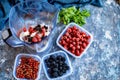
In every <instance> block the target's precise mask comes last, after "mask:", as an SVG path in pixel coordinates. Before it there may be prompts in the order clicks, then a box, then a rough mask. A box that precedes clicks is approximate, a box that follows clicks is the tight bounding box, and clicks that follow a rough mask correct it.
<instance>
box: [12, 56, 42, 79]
mask: <svg viewBox="0 0 120 80" xmlns="http://www.w3.org/2000/svg"><path fill="white" fill-rule="evenodd" d="M23 56H24V57H32V58H34V59H35V60H37V61H38V62H39V63H40V64H39V69H38V73H37V78H36V79H35V80H39V79H40V72H41V66H42V65H41V64H42V61H41V58H40V57H39V56H38V55H32V54H18V55H17V56H16V59H15V62H14V68H13V76H14V77H15V79H17V80H29V79H23V78H17V76H16V68H17V66H18V65H19V64H20V59H21V57H23Z"/></svg>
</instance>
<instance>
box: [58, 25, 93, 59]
mask: <svg viewBox="0 0 120 80" xmlns="http://www.w3.org/2000/svg"><path fill="white" fill-rule="evenodd" d="M73 26H76V27H77V28H78V29H80V30H81V31H83V32H85V33H86V34H87V35H90V40H89V44H88V45H87V47H86V48H85V49H84V51H83V52H82V53H81V55H80V56H76V55H74V54H73V53H71V52H70V51H68V50H66V49H65V48H64V47H63V46H62V45H61V44H60V43H59V41H60V39H61V37H62V36H63V35H64V34H65V33H66V30H67V29H68V28H70V27H73ZM92 41H93V36H92V34H91V33H89V32H88V31H87V30H85V29H84V28H82V27H80V26H79V25H77V24H75V23H70V24H68V25H67V26H66V28H65V29H64V30H63V31H62V33H61V34H60V35H59V36H58V38H57V41H56V43H57V45H58V46H59V47H60V48H61V49H63V50H64V51H66V52H67V53H68V54H70V55H71V56H73V57H75V58H80V57H81V56H82V55H83V53H85V52H86V50H87V49H88V48H89V47H90V44H91V43H92Z"/></svg>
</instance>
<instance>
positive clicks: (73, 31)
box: [56, 23, 93, 58]
mask: <svg viewBox="0 0 120 80" xmlns="http://www.w3.org/2000/svg"><path fill="white" fill-rule="evenodd" d="M92 41H93V36H92V35H91V33H89V32H88V31H87V30H85V29H84V28H82V27H80V26H79V25H77V24H75V23H70V24H68V25H67V26H66V28H65V29H64V30H63V31H62V33H61V34H60V35H59V37H58V38H57V41H56V43H57V45H58V46H59V47H60V48H61V49H63V50H64V51H66V52H67V53H69V54H70V55H71V56H73V57H75V58H80V57H81V56H82V55H83V53H85V51H86V50H87V49H88V48H89V46H90V44H91V43H92Z"/></svg>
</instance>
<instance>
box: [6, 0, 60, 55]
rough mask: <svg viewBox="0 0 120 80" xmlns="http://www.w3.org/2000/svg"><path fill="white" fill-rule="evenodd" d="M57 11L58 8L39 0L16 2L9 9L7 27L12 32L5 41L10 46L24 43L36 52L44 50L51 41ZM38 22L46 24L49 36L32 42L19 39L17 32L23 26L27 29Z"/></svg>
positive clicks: (48, 46)
mask: <svg viewBox="0 0 120 80" xmlns="http://www.w3.org/2000/svg"><path fill="white" fill-rule="evenodd" d="M46 5H47V6H46ZM58 12H59V9H58V8H55V7H54V6H53V5H51V4H49V3H47V2H44V1H40V0H29V1H23V2H22V3H18V4H16V5H15V6H13V7H12V8H11V10H10V14H9V28H10V31H11V33H12V34H11V35H10V37H8V38H7V41H6V42H7V43H8V44H9V45H10V46H12V47H19V46H24V45H25V46H27V47H28V48H30V49H32V50H35V51H36V52H38V53H44V52H46V51H47V49H49V48H50V45H51V43H52V38H53V36H54V31H55V28H56V21H57V17H58ZM38 24H45V25H48V27H49V28H50V34H49V36H47V37H45V38H44V39H42V41H41V42H38V43H33V44H29V43H26V42H24V41H22V40H20V39H19V36H18V33H19V32H20V30H21V29H23V27H26V29H29V27H30V26H36V25H38Z"/></svg>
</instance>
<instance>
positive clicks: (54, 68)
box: [43, 51, 73, 80]
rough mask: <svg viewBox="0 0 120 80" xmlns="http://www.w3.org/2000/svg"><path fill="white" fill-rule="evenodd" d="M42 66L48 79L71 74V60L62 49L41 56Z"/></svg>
mask: <svg viewBox="0 0 120 80" xmlns="http://www.w3.org/2000/svg"><path fill="white" fill-rule="evenodd" d="M43 68H44V72H45V74H46V76H47V78H48V79H50V80H52V79H61V78H64V77H67V76H69V75H71V74H72V70H73V69H72V67H71V62H70V60H69V58H68V56H67V54H66V53H65V52H64V51H57V52H54V53H51V54H48V55H46V56H44V57H43Z"/></svg>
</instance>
